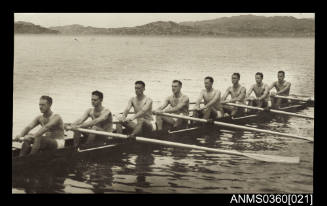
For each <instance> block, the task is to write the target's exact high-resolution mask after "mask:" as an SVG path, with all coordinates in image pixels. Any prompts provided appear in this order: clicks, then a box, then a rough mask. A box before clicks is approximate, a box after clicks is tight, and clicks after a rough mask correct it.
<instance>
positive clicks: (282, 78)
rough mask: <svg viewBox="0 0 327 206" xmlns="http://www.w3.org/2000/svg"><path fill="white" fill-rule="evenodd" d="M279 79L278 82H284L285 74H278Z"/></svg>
mask: <svg viewBox="0 0 327 206" xmlns="http://www.w3.org/2000/svg"><path fill="white" fill-rule="evenodd" d="M277 77H278V81H280V82H282V81H283V80H284V77H285V76H284V74H283V73H278V75H277Z"/></svg>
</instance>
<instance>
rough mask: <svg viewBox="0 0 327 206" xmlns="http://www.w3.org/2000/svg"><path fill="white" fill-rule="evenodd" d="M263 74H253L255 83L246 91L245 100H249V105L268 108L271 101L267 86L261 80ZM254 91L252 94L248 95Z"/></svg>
mask: <svg viewBox="0 0 327 206" xmlns="http://www.w3.org/2000/svg"><path fill="white" fill-rule="evenodd" d="M262 79H263V74H262V73H261V72H257V73H256V74H255V81H256V84H254V85H252V86H251V88H250V89H249V91H248V92H247V95H246V98H245V100H248V101H249V105H250V106H257V107H262V108H266V109H268V108H269V107H270V104H271V102H270V101H269V87H268V85H267V84H265V83H263V82H262ZM252 92H254V94H255V97H254V96H250V95H251V93H252Z"/></svg>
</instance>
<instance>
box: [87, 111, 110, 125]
mask: <svg viewBox="0 0 327 206" xmlns="http://www.w3.org/2000/svg"><path fill="white" fill-rule="evenodd" d="M105 109H106V108H105V107H103V109H102V110H101V111H100V112H97V114H98V115H95V114H94V108H92V109H91V111H90V113H89V116H90V117H91V119H92V120H94V119H96V118H98V117H99V116H100V115H101V112H102V111H103V110H105ZM96 126H98V127H101V128H102V129H104V130H105V131H112V115H111V114H109V115H108V118H107V119H106V120H105V121H103V122H100V123H98V124H96Z"/></svg>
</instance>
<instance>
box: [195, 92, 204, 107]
mask: <svg viewBox="0 0 327 206" xmlns="http://www.w3.org/2000/svg"><path fill="white" fill-rule="evenodd" d="M202 99H203V91H202V90H201V92H200V96H199V97H198V98H197V100H196V102H195V108H198V109H200V103H201V101H202Z"/></svg>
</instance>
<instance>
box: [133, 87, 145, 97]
mask: <svg viewBox="0 0 327 206" xmlns="http://www.w3.org/2000/svg"><path fill="white" fill-rule="evenodd" d="M144 90H145V89H144V87H143V85H141V84H135V94H136V95H137V96H139V95H142V94H143V92H144Z"/></svg>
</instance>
